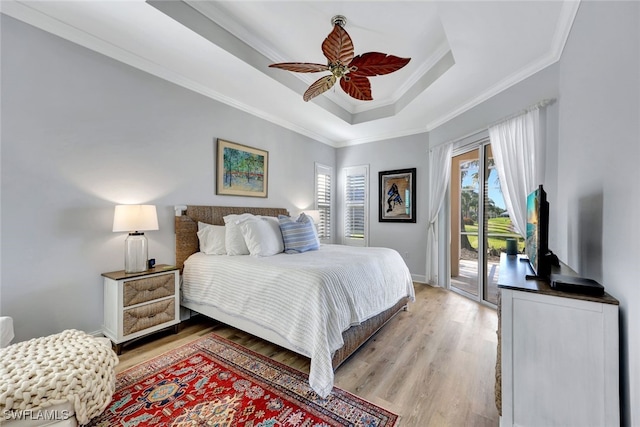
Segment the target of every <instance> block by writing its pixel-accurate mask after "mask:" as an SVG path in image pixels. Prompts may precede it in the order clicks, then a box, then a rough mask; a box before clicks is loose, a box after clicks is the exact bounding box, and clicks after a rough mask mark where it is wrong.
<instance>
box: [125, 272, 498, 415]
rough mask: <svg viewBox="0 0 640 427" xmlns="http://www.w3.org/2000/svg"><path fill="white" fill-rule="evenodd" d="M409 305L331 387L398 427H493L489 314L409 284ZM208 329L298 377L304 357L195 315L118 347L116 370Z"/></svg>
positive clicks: (492, 324) (493, 325)
mask: <svg viewBox="0 0 640 427" xmlns="http://www.w3.org/2000/svg"><path fill="white" fill-rule="evenodd" d="M415 288H416V302H415V303H413V304H410V306H409V311H407V312H400V313H399V314H398V315H397V316H396V317H395V318H394V319H392V320H391V321H390V322H389V323H388V324H387V326H385V328H383V329H382V330H381V331H380V332H378V334H377V335H375V336H374V337H373V338H372V339H371V340H369V342H367V343H366V344H365V345H364V346H363V347H362V348H360V350H359V351H358V352H357V353H356V354H355V355H354V356H352V357H351V358H350V359H349V360H347V361H346V362H345V363H344V364H343V365H342V366H341V367H340V368H339V369H338V370H337V371H336V374H335V385H336V386H338V387H340V388H342V389H344V390H347V391H349V392H351V393H353V394H356V395H358V396H360V397H362V398H364V399H366V400H368V401H370V402H373V403H375V404H378V405H380V406H382V407H384V408H386V409H388V410H390V411H393V412H395V413H397V414H399V415H400V416H401V420H402V421H401V423H400V424H401V425H402V426H420V427H423V426H497V425H498V413H497V410H496V407H495V400H494V385H495V361H496V345H497V336H496V329H497V315H496V312H495V310H493V309H491V308H488V307H485V306H482V305H480V304H477V303H475V302H473V301H470V300H468V299H466V298H464V297H462V296H461V295H458V294H456V293H454V292H450V291H447V290H445V289H442V288H433V287H431V286H428V285H422V284H415ZM210 332H215V333H217V334H219V335H220V336H222V337H224V338H227V339H230V340H232V341H235V342H237V343H239V344H241V345H244V346H245V347H248V348H250V349H251V350H253V351H256V352H258V353H261V354H264V355H266V356H269V357H271V358H273V359H275V360H278V361H279V362H282V363H284V364H286V365H289V366H292V367H294V368H296V369H299V370H302V371H304V372H307V373H308V372H309V360H308V359H306V358H304V357H302V356H299V355H297V354H295V353H292V352H290V351H287V350H284V349H282V348H280V347H277V346H274V345H272V344H270V343H267V342H266V341H263V340H261V339H259V338H255V337H252V336H250V335H248V334H246V333H244V332H241V331H238V330H237V329H234V328H231V327H229V326H226V325H223V324H220V323H217V322H215V321H212V320H210V319H207V318H204V317H203V316H196V317H195V318H192V319H190V320H189V321H186V322H183V324H182V326H181V330H180V332H179V333H178V334H175V335H174V334H171V333H164V334H163V333H160V334H155V335H153V336H150V337H147V338H145V339H142V340H138V341H136V342H133V343H131V344H130V345H128V346H125V347H124V349H123V351H122V355H121V356H120V364H119V365H118V367H117V370H116V371H117V372H121V371H123V370H125V369H127V368H129V367H131V366H133V365H136V364H138V363H140V362H144V361H145V360H147V359H149V358H151V357H153V356H155V355H158V354H161V353H164V352H165V351H168V350H170V349H173V348H175V347H178V346H180V345H182V344H185V343H187V342H190V341H193V340H195V339H197V338H199V337H201V336H203V335H206V334H208V333H210Z"/></svg>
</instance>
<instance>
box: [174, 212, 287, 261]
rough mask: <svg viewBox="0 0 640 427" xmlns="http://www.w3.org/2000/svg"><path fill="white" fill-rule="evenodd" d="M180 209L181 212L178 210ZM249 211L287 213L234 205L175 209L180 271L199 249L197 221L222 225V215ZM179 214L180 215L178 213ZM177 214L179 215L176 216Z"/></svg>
mask: <svg viewBox="0 0 640 427" xmlns="http://www.w3.org/2000/svg"><path fill="white" fill-rule="evenodd" d="M180 211H181V212H180ZM242 213H250V214H254V215H264V216H276V217H277V216H278V215H289V212H288V211H287V210H286V209H282V208H243V207H234V206H187V207H186V210H182V209H177V211H176V218H175V224H176V266H177V267H178V268H180V271H182V267H183V266H184V262H185V261H186V259H187V258H189V256H190V255H191V254H194V253H196V252H198V251H199V250H200V245H199V242H198V234H197V233H198V221H200V222H206V223H207V224H214V225H224V219H223V218H224V217H225V216H226V215H231V214H242ZM180 214H181V215H180ZM178 215H179V216H178Z"/></svg>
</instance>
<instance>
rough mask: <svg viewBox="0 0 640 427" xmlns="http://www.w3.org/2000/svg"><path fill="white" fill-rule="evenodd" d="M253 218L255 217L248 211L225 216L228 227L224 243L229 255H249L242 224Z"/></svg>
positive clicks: (226, 226)
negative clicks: (241, 227)
mask: <svg viewBox="0 0 640 427" xmlns="http://www.w3.org/2000/svg"><path fill="white" fill-rule="evenodd" d="M251 218H255V217H254V216H253V215H251V214H248V213H245V214H240V215H235V214H234V215H227V216H225V217H224V218H223V219H224V223H225V228H226V230H225V242H224V244H225V247H226V248H227V255H249V248H247V244H246V243H245V242H244V237H243V236H242V230H241V229H240V224H241V223H243V222H244V221H246V220H248V219H251Z"/></svg>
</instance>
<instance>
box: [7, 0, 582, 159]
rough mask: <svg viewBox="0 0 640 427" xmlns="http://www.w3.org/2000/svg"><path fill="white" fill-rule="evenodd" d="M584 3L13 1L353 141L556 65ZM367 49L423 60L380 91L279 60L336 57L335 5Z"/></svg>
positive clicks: (280, 120)
mask: <svg viewBox="0 0 640 427" xmlns="http://www.w3.org/2000/svg"><path fill="white" fill-rule="evenodd" d="M578 6H579V3H578V2H577V1H559V0H553V1H514V2H507V1H406V2H405V1H402V2H398V1H355V0H353V1H336V2H333V1H267V0H263V1H233V2H232V1H203V0H197V1H192V0H185V1H177V0H176V1H172V0H157V1H156V0H153V1H147V2H144V1H142V0H129V1H60V2H59V1H42V2H35V1H14V0H9V1H7V0H3V1H2V3H1V11H2V13H5V14H7V15H9V16H12V17H14V18H16V19H20V20H22V21H24V22H27V23H29V24H31V25H34V26H36V27H38V28H41V29H43V30H46V31H49V32H51V33H53V34H56V35H58V36H61V37H63V38H66V39H68V40H71V41H73V42H75V43H78V44H80V45H83V46H85V47H87V48H90V49H93V50H95V51H97V52H100V53H103V54H105V55H108V56H110V57H112V58H115V59H117V60H119V61H122V62H124V63H127V64H130V65H132V66H134V67H136V68H139V69H142V70H144V71H147V72H149V73H151V74H154V75H156V76H158V77H161V78H163V79H166V80H169V81H172V82H174V83H176V84H179V85H181V86H184V87H186V88H189V89H191V90H194V91H196V92H199V93H201V94H203V95H206V96H208V97H211V98H213V99H216V100H218V101H221V102H223V103H226V104H228V105H231V106H233V107H235V108H239V109H241V110H244V111H247V112H249V113H251V114H254V115H256V116H258V117H261V118H264V119H266V120H269V121H272V122H274V123H276V124H278V125H281V126H284V127H286V128H289V129H291V130H293V131H295V132H299V133H301V134H303V135H306V136H309V137H311V138H314V139H317V140H319V141H322V142H324V143H326V144H329V145H332V146H335V147H340V146H345V145H352V144H358V143H365V142H371V141H376V140H382V139H388V138H393V137H398V136H405V135H411V134H416V133H421V132H426V131H429V130H431V129H433V128H435V127H437V126H439V125H441V124H443V123H445V122H446V121H448V120H450V119H451V118H453V117H455V116H456V115H458V114H460V113H462V112H464V111H466V110H468V109H470V108H472V107H473V106H475V105H477V104H479V103H480V102H482V101H484V100H486V99H488V98H490V97H491V96H493V95H495V94H497V93H499V92H500V91H502V90H504V89H506V88H508V87H509V86H511V85H513V84H515V83H518V82H519V81H521V80H523V79H525V78H527V77H529V76H530V75H532V74H534V73H536V72H537V71H539V70H541V69H543V68H545V67H546V66H548V65H550V64H552V63H554V62H556V61H557V60H558V59H559V57H560V55H561V53H562V48H563V47H564V43H565V41H566V38H567V36H568V34H569V31H570V28H571V25H572V23H573V19H574V17H575V14H576V12H577V9H578ZM338 14H340V15H344V16H346V17H347V24H346V26H345V29H346V30H347V32H348V33H349V35H350V36H351V38H352V40H353V44H354V47H355V53H356V55H358V54H361V53H365V52H369V51H379V52H384V53H388V54H392V55H396V56H400V57H410V58H411V62H410V63H409V64H408V65H407V66H406V67H404V68H403V69H401V70H399V71H397V72H395V73H392V74H388V75H384V76H376V77H372V78H371V79H370V80H371V86H372V94H373V98H374V100H373V101H358V100H355V99H353V98H351V97H349V96H348V95H347V94H345V93H344V92H343V91H342V89H341V88H340V87H339V85H335V86H334V87H333V88H332V89H331V90H330V91H328V92H326V93H325V94H323V95H320V96H318V97H316V98H314V99H313V100H311V101H309V102H305V101H303V99H302V94H303V93H304V91H305V90H306V88H307V87H308V86H309V84H311V83H312V82H313V81H315V80H317V79H318V78H320V77H321V76H322V75H323V74H321V73H313V74H298V73H290V72H287V71H283V70H278V69H273V68H268V65H269V64H271V63H276V62H317V63H325V62H326V59H325V58H324V56H323V55H322V50H321V44H322V41H323V40H324V38H325V37H326V36H327V35H328V34H329V32H330V31H331V29H332V24H331V18H332V17H333V16H334V15H338Z"/></svg>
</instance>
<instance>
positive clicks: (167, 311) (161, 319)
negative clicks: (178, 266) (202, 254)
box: [122, 275, 176, 335]
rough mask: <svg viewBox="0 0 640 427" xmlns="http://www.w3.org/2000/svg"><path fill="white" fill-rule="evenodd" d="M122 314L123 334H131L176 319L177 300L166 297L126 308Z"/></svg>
mask: <svg viewBox="0 0 640 427" xmlns="http://www.w3.org/2000/svg"><path fill="white" fill-rule="evenodd" d="M172 276H173V275H171V277H172ZM122 314H123V318H122V320H123V326H122V329H123V331H122V335H130V334H133V333H135V332H138V331H142V330H144V329H149V328H151V327H153V326H156V325H160V324H162V323H166V322H171V321H172V320H175V318H176V302H175V299H174V298H170V299H165V300H162V301H157V302H152V303H150V304H145V305H141V306H139V307H134V308H130V309H127V310H124V312H123V313H122Z"/></svg>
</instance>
